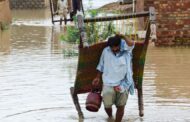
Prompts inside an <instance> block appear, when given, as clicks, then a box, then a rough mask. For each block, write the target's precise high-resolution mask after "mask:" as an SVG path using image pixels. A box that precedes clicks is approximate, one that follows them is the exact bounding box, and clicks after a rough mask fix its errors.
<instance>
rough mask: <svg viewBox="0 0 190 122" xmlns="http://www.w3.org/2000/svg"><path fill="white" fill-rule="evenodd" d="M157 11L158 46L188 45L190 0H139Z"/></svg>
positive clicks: (146, 6) (189, 39)
mask: <svg viewBox="0 0 190 122" xmlns="http://www.w3.org/2000/svg"><path fill="white" fill-rule="evenodd" d="M142 1H144V3H141V5H143V4H144V5H143V6H144V10H148V7H149V6H154V7H155V8H156V11H157V36H158V40H157V41H156V45H158V46H175V45H189V46H190V0H141V2H142Z"/></svg>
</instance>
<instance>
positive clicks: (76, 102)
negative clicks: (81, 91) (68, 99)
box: [70, 87, 84, 119]
mask: <svg viewBox="0 0 190 122" xmlns="http://www.w3.org/2000/svg"><path fill="white" fill-rule="evenodd" d="M70 92H71V96H72V99H73V103H74V105H75V108H76V110H77V112H78V115H79V118H80V119H84V115H83V113H82V110H81V107H80V104H79V100H78V96H77V94H74V87H71V88H70Z"/></svg>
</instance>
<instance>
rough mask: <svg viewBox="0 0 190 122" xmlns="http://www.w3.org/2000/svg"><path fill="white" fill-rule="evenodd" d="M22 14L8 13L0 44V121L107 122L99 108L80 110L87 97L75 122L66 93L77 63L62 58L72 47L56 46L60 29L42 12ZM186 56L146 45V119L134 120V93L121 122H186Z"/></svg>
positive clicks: (189, 72)
mask: <svg viewBox="0 0 190 122" xmlns="http://www.w3.org/2000/svg"><path fill="white" fill-rule="evenodd" d="M22 12H23V11H16V12H15V13H14V12H13V15H14V17H15V20H14V22H13V25H12V26H11V28H10V30H9V32H8V31H7V32H4V39H3V40H1V42H0V44H1V46H0V47H1V49H0V122H108V120H107V116H106V114H105V112H104V110H103V106H102V107H101V109H100V111H99V112H97V113H91V112H88V111H87V110H85V99H86V94H83V95H79V100H80V103H81V107H82V110H83V113H84V116H85V119H84V120H79V119H78V114H77V112H76V110H75V107H74V105H73V102H72V99H71V96H70V91H69V88H70V87H72V86H73V85H74V80H75V74H76V67H77V60H78V59H77V56H70V57H68V56H65V55H64V54H63V50H64V49H67V48H71V47H70V46H66V44H65V43H63V42H60V41H59V36H60V33H62V30H63V28H60V27H59V26H58V25H56V26H54V27H52V26H51V22H50V21H49V20H50V19H49V16H47V15H48V14H45V13H44V12H43V10H40V11H28V13H29V14H31V15H34V16H33V18H32V19H31V18H30V16H28V18H27V17H26V16H21V13H22ZM34 12H35V13H40V14H41V16H35V14H34ZM27 23H29V24H27ZM2 45H3V46H2ZM189 53H190V48H184V47H178V48H177V47H176V48H158V47H154V46H153V44H150V45H149V48H148V52H147V57H146V65H145V71H144V81H143V92H144V113H145V115H144V117H142V118H141V117H139V116H138V106H137V94H136V93H135V95H133V96H130V97H129V100H128V103H127V106H126V111H125V115H124V118H123V122H190V92H189V89H190V80H189V79H190V54H189ZM114 113H115V107H114Z"/></svg>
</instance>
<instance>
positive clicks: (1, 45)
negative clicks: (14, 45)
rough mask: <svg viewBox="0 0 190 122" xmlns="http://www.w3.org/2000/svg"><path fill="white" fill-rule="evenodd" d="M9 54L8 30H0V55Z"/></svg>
mask: <svg viewBox="0 0 190 122" xmlns="http://www.w3.org/2000/svg"><path fill="white" fill-rule="evenodd" d="M9 52H10V29H9V30H4V31H1V30H0V54H1V53H3V54H8V53H9Z"/></svg>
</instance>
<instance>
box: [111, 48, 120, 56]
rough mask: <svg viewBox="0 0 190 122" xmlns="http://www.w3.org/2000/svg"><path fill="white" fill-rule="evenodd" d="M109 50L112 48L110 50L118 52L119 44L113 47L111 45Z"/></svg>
mask: <svg viewBox="0 0 190 122" xmlns="http://www.w3.org/2000/svg"><path fill="white" fill-rule="evenodd" d="M111 50H112V52H113V53H115V54H116V53H118V52H119V50H120V46H113V47H111Z"/></svg>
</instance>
